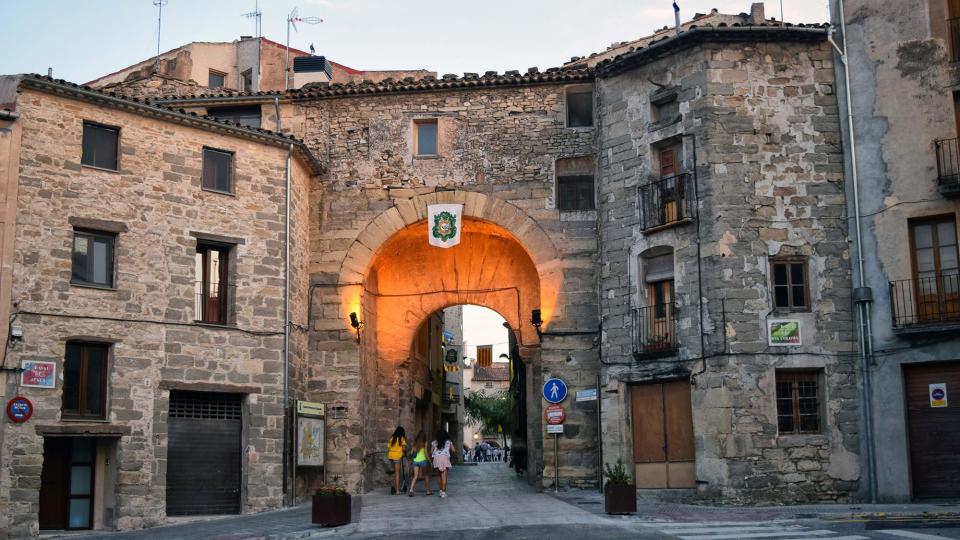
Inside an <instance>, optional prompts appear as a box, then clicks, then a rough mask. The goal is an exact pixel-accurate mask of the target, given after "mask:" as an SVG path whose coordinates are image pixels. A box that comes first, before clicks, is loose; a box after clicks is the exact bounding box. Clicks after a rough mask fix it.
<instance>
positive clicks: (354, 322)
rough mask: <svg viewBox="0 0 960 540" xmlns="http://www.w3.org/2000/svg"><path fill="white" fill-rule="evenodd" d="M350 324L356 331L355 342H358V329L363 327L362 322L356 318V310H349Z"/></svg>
mask: <svg viewBox="0 0 960 540" xmlns="http://www.w3.org/2000/svg"><path fill="white" fill-rule="evenodd" d="M350 326H352V327H353V329H354V330H356V331H357V343H360V329H361V328H363V322H362V321H360V319H359V318H357V312H356V311H351V312H350Z"/></svg>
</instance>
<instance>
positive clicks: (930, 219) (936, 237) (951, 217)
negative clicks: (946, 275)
mask: <svg viewBox="0 0 960 540" xmlns="http://www.w3.org/2000/svg"><path fill="white" fill-rule="evenodd" d="M940 223H951V224H952V225H953V230H954V236H955V237H956V238H957V246H956V247H957V249H958V250H960V233H958V232H957V216H956V214H939V215H936V216H926V217H921V218H915V219H910V220H908V221H907V233H908V236H909V239H910V276H911V279H913V281H914V282H915V283H916V282H918V281H919V280H920V276H919V272H918V270H917V245H916V240H915V239H914V232H913V231H914V229H915V228H916V227H917V226H918V225H930V226H931V229H932V230H931V234H932V240H933V245H934V246H936V247H937V249H934V250H933V266H934V268H935V272H936V274H937V275H938V276H939V275H941V274H942V273H943V271H942V268H941V266H940V249H939V248H940V247H941V246H940V233H939V232H938V231H937V227H936V226H937V225H939V224H940ZM958 257H960V253H958Z"/></svg>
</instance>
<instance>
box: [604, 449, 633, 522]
mask: <svg viewBox="0 0 960 540" xmlns="http://www.w3.org/2000/svg"><path fill="white" fill-rule="evenodd" d="M604 467H605V470H604V472H603V475H604V476H605V477H606V479H607V481H606V483H605V484H604V486H603V510H604V512H606V513H608V514H633V513H635V512H636V511H637V486H636V485H635V484H633V483H631V482H630V477H629V476H627V471H626V469H624V467H623V461H622V460H619V459H618V460H617V464H616V465H615V466H613V467H611V466H610V464H609V463H607V464H605V465H604Z"/></svg>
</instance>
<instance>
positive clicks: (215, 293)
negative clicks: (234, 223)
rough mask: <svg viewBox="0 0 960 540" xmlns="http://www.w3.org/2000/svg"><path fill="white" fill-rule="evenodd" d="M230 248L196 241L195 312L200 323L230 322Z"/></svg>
mask: <svg viewBox="0 0 960 540" xmlns="http://www.w3.org/2000/svg"><path fill="white" fill-rule="evenodd" d="M229 254H230V248H229V247H228V246H223V245H219V244H217V245H212V244H204V243H198V244H197V254H196V272H197V274H196V275H197V278H198V279H197V281H196V282H195V284H194V294H195V302H194V312H195V318H196V320H197V322H203V323H209V324H227V322H228V313H229V311H228V308H229V302H230V298H231V296H232V294H231V290H230V285H229V284H230V271H229Z"/></svg>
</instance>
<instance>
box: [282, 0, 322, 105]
mask: <svg viewBox="0 0 960 540" xmlns="http://www.w3.org/2000/svg"><path fill="white" fill-rule="evenodd" d="M322 22H323V19H321V18H320V17H301V16H300V15H299V13H298V12H297V8H293V11H291V12H290V15H287V54H286V57H285V59H284V62H283V89H284V90H288V89H289V88H290V27H291V26H292V27H293V29H294V30H296V29H297V23H305V24H320V23H322Z"/></svg>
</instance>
